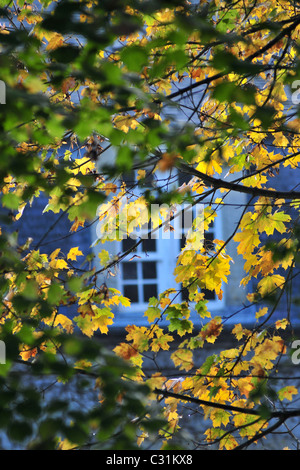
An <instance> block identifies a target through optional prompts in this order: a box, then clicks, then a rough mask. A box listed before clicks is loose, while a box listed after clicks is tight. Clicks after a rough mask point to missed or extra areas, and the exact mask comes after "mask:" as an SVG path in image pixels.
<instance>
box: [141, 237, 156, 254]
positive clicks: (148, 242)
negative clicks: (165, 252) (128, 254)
mask: <svg viewBox="0 0 300 470" xmlns="http://www.w3.org/2000/svg"><path fill="white" fill-rule="evenodd" d="M142 247H143V251H156V240H155V238H146V239H145V240H143V241H142Z"/></svg>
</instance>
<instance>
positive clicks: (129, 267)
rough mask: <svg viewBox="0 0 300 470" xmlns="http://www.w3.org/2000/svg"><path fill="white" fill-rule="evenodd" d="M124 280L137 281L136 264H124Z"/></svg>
mask: <svg viewBox="0 0 300 470" xmlns="http://www.w3.org/2000/svg"><path fill="white" fill-rule="evenodd" d="M122 267H123V279H124V280H126V279H136V278H137V265H136V263H131V262H129V263H122Z"/></svg>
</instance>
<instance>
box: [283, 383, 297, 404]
mask: <svg viewBox="0 0 300 470" xmlns="http://www.w3.org/2000/svg"><path fill="white" fill-rule="evenodd" d="M293 395H298V390H297V388H296V387H295V386H294V385H288V386H286V387H283V388H281V389H280V390H278V397H279V399H280V400H281V401H282V400H289V401H291V400H292V399H293Z"/></svg>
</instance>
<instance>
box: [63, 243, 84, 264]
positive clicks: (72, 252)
mask: <svg viewBox="0 0 300 470" xmlns="http://www.w3.org/2000/svg"><path fill="white" fill-rule="evenodd" d="M77 256H83V253H82V251H81V250H79V247H78V246H76V247H74V248H71V249H70V251H69V253H68V254H67V259H70V260H72V261H76V260H77Z"/></svg>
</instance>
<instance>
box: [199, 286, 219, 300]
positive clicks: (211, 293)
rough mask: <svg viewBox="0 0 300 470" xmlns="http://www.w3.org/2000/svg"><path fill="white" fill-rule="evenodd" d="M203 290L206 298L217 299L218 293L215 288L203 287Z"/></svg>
mask: <svg viewBox="0 0 300 470" xmlns="http://www.w3.org/2000/svg"><path fill="white" fill-rule="evenodd" d="M201 292H203V293H204V298H205V299H206V300H216V294H215V292H214V291H213V290H208V289H201Z"/></svg>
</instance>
